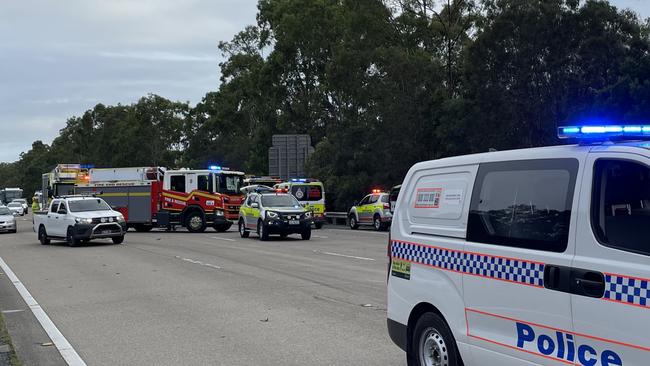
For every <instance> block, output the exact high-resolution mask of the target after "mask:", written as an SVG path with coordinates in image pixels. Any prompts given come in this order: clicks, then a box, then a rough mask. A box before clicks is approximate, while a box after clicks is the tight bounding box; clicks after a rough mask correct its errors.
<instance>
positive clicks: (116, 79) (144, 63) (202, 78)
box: [0, 0, 650, 162]
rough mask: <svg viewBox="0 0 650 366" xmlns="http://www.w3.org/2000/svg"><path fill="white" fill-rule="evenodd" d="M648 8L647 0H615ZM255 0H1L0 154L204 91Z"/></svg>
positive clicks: (12, 156)
mask: <svg viewBox="0 0 650 366" xmlns="http://www.w3.org/2000/svg"><path fill="white" fill-rule="evenodd" d="M612 3H614V4H616V5H618V6H622V7H628V8H631V9H633V10H635V11H637V12H638V13H639V14H641V15H642V16H643V17H650V1H648V0H612ZM256 4H257V0H65V1H55V0H19V1H18V0H0V162H2V161H14V160H16V159H18V156H19V154H20V153H21V152H22V151H27V150H29V148H30V146H31V143H32V142H33V141H34V140H43V141H44V142H46V143H48V144H49V143H51V141H52V139H53V138H54V137H55V136H56V135H57V134H58V131H59V130H60V129H61V128H63V127H64V126H65V121H66V119H67V118H68V117H71V116H73V115H77V116H78V115H81V114H82V113H83V112H84V111H86V110H87V109H90V108H92V107H93V106H94V105H95V104H97V103H100V102H101V103H104V104H117V103H122V104H130V103H133V102H135V101H137V100H138V98H140V97H142V96H145V95H147V94H148V93H154V94H158V95H161V96H163V97H166V98H169V99H172V100H180V101H189V102H190V103H192V104H195V103H196V102H198V101H200V100H201V98H202V97H203V96H204V95H205V93H206V92H208V91H211V90H216V89H217V87H218V85H219V67H218V63H219V62H220V60H221V59H220V54H219V51H218V49H217V43H218V42H219V41H222V40H230V39H231V38H232V36H233V35H234V34H235V33H237V32H238V31H239V30H241V29H243V28H244V26H246V25H248V24H253V23H255V15H256Z"/></svg>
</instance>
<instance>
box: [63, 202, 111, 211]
mask: <svg viewBox="0 0 650 366" xmlns="http://www.w3.org/2000/svg"><path fill="white" fill-rule="evenodd" d="M68 207H69V209H70V212H86V211H108V210H110V209H111V207H110V206H109V205H108V204H107V203H106V202H104V201H103V200H101V199H87V200H78V201H68Z"/></svg>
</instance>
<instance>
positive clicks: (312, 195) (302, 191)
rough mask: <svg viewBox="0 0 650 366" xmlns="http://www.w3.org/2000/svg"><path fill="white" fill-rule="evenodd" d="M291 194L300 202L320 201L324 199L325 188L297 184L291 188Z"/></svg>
mask: <svg viewBox="0 0 650 366" xmlns="http://www.w3.org/2000/svg"><path fill="white" fill-rule="evenodd" d="M291 194H293V196H294V197H296V198H297V199H298V201H320V200H321V199H322V198H323V187H321V186H311V185H306V184H297V185H293V186H291Z"/></svg>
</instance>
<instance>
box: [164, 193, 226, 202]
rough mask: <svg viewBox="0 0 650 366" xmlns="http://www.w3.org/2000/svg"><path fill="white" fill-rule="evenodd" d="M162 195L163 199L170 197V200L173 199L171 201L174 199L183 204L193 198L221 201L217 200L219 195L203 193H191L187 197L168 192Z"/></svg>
mask: <svg viewBox="0 0 650 366" xmlns="http://www.w3.org/2000/svg"><path fill="white" fill-rule="evenodd" d="M162 195H163V197H170V198H173V199H176V200H179V201H184V202H187V201H189V200H190V199H192V198H193V197H194V196H198V197H203V198H211V199H216V200H217V201H221V199H220V198H219V194H209V193H204V192H199V191H192V192H191V193H189V195H187V196H180V195H178V194H171V193H168V192H163V193H162ZM215 197H216V198H215Z"/></svg>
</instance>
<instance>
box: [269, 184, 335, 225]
mask: <svg viewBox="0 0 650 366" xmlns="http://www.w3.org/2000/svg"><path fill="white" fill-rule="evenodd" d="M275 187H276V188H280V189H285V190H286V191H287V192H289V193H291V194H292V195H293V196H294V197H296V199H297V200H298V201H299V202H300V204H301V205H302V206H303V207H304V208H305V209H306V210H307V211H311V213H312V218H313V222H314V226H315V227H316V229H320V228H322V227H323V225H324V224H325V188H324V187H323V182H321V181H319V180H317V179H307V178H296V179H291V180H290V181H287V182H283V183H280V184H276V185H275Z"/></svg>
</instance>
